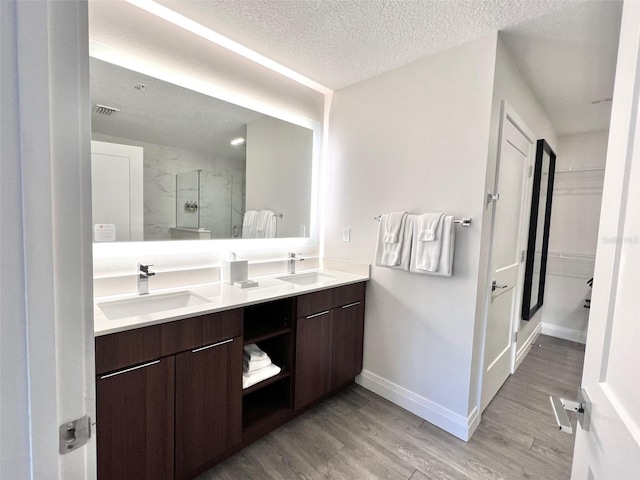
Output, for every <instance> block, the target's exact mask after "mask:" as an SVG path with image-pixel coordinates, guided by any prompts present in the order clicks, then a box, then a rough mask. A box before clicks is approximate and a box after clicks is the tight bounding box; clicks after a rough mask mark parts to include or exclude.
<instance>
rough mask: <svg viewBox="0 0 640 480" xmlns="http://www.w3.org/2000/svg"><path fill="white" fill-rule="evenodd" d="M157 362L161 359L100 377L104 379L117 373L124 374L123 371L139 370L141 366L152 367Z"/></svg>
mask: <svg viewBox="0 0 640 480" xmlns="http://www.w3.org/2000/svg"><path fill="white" fill-rule="evenodd" d="M156 363H160V360H155V361H153V362H149V363H143V364H142V365H138V366H136V367H131V368H125V369H124V370H120V371H119V372H113V373H109V374H107V375H103V376H101V377H100V380H104V379H105V378H109V377H115V376H116V375H122V374H123V373H127V372H132V371H133V370H138V369H139V368H145V367H150V366H151V365H155V364H156Z"/></svg>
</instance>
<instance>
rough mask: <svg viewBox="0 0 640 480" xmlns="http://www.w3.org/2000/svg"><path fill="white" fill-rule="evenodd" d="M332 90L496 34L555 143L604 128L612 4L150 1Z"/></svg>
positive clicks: (615, 30) (614, 28) (615, 11)
mask: <svg viewBox="0 0 640 480" xmlns="http://www.w3.org/2000/svg"><path fill="white" fill-rule="evenodd" d="M158 3H161V4H163V5H165V6H167V7H169V8H171V9H172V10H174V11H176V12H178V13H180V14H182V15H184V16H186V17H188V18H191V19H193V20H195V21H197V22H198V23H201V24H202V25H205V26H207V27H209V28H211V29H212V30H214V31H216V32H218V33H220V34H222V35H225V36H227V37H229V38H230V39H232V40H234V41H236V42H238V43H240V44H241V45H244V46H246V47H249V48H251V49H252V50H255V51H256V52H258V53H261V54H262V55H264V56H266V57H268V58H270V59H272V60H275V61H276V62H279V63H281V64H282V65H284V66H286V67H288V68H290V69H292V70H294V71H296V72H299V73H301V74H302V75H305V76H306V77H308V78H310V79H312V80H314V81H316V82H318V83H320V84H322V85H325V86H327V87H329V88H332V89H334V90H336V89H339V88H342V87H345V86H348V85H351V84H353V83H356V82H359V81H362V80H365V79H367V78H370V77H372V76H375V75H377V74H380V73H383V72H386V71H389V70H392V69H394V68H396V67H399V66H401V65H404V64H407V63H409V62H412V61H414V60H417V59H420V58H423V57H425V56H427V55H430V54H433V53H437V52H441V51H444V50H447V49H449V48H452V47H455V46H458V45H461V44H463V43H465V42H468V41H470V40H473V39H476V38H478V37H481V36H483V35H485V34H488V33H490V32H493V31H496V30H498V31H502V32H503V33H502V37H503V39H504V41H505V44H506V45H507V48H508V49H509V50H510V51H511V52H512V55H513V57H514V59H515V61H516V63H517V64H518V65H519V68H520V70H521V71H522V73H523V74H524V76H525V78H526V79H527V81H528V82H529V84H530V86H531V88H532V90H533V92H534V93H535V94H536V96H537V98H538V99H539V100H540V102H541V103H542V105H543V107H544V108H545V111H546V112H547V115H548V116H549V118H550V119H551V121H552V123H553V125H554V127H555V128H556V130H557V132H558V133H559V134H560V135H568V134H573V133H579V132H585V131H594V130H601V129H606V128H608V125H609V118H610V112H611V104H610V103H609V102H601V103H598V104H595V105H593V104H591V101H593V100H599V99H604V98H610V97H611V96H612V95H613V80H614V74H615V60H616V56H617V45H618V37H619V24H620V15H621V10H622V7H621V5H622V2H620V1H616V0H596V1H593V0H436V1H434V0H417V1H415V0H361V1H355V0H339V1H335V0H296V1H291V0H190V1H187V2H185V1H179V0H159V1H158Z"/></svg>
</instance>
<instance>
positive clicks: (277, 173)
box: [246, 117, 313, 238]
mask: <svg viewBox="0 0 640 480" xmlns="http://www.w3.org/2000/svg"><path fill="white" fill-rule="evenodd" d="M312 154H313V131H312V130H309V129H307V128H302V127H299V126H298V125H293V124H291V123H288V122H283V121H282V120H278V119H277V118H271V117H264V118H261V119H260V120H256V121H254V122H251V123H248V124H247V167H246V177H247V184H246V192H247V193H246V199H247V201H246V209H247V210H258V211H259V210H273V211H274V212H276V213H281V214H282V215H283V216H282V218H278V219H277V224H278V228H277V233H276V236H277V237H278V238H287V237H299V236H307V235H309V232H310V224H309V223H310V213H311V197H310V195H309V193H310V192H311V174H312V169H311V165H312V160H313V155H312ZM301 229H303V230H301ZM301 231H304V232H306V233H304V234H302V233H301Z"/></svg>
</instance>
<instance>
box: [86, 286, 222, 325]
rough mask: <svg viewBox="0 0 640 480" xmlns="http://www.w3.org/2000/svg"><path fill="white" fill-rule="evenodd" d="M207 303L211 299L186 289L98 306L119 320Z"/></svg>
mask: <svg viewBox="0 0 640 480" xmlns="http://www.w3.org/2000/svg"><path fill="white" fill-rule="evenodd" d="M205 303H211V300H209V299H207V298H205V297H202V296H200V295H198V294H196V293H193V292H190V291H184V292H174V293H164V294H159V295H146V296H140V297H135V298H127V299H124V300H112V301H110V302H102V303H98V307H99V308H100V310H102V313H104V315H105V316H106V317H107V318H108V319H109V320H119V319H121V318H126V317H134V316H136V315H147V314H150V313H158V312H164V311H167V310H175V309H178V308H185V307H191V306H194V305H202V304H205Z"/></svg>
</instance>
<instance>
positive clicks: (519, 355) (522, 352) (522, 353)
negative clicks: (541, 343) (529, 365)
mask: <svg viewBox="0 0 640 480" xmlns="http://www.w3.org/2000/svg"><path fill="white" fill-rule="evenodd" d="M541 332H542V324H538V326H537V327H536V328H534V329H533V332H531V335H529V337H528V338H527V339H526V340H525V341H524V342H523V343H522V346H521V347H520V348H519V349H518V351H517V352H516V365H515V368H514V371H515V370H517V369H518V367H519V366H520V364H521V363H522V361H523V360H524V359H525V357H526V356H527V353H529V350H531V344H532V343H533V342H535V340H536V338H538V335H540V333H541Z"/></svg>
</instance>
